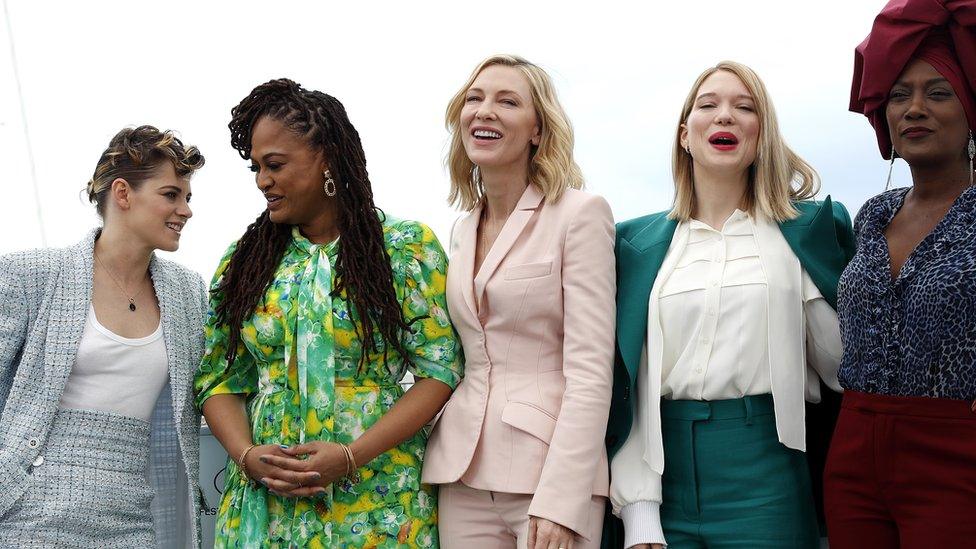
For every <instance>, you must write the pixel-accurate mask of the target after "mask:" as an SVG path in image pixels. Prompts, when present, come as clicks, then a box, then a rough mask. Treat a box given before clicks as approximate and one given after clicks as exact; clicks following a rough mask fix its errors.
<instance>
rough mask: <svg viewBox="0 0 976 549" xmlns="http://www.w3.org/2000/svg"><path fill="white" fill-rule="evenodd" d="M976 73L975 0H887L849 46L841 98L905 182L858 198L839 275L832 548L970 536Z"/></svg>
mask: <svg viewBox="0 0 976 549" xmlns="http://www.w3.org/2000/svg"><path fill="white" fill-rule="evenodd" d="M974 84H976V0H893V1H892V2H890V3H889V4H888V5H887V6H886V7H885V8H884V10H883V11H882V12H881V14H880V15H879V16H878V18H877V19H876V20H875V23H874V27H873V29H872V31H871V34H870V36H868V38H867V39H866V40H865V41H864V43H862V44H861V45H860V46H859V47H858V48H857V56H856V62H855V76H854V86H853V92H852V99H851V110H854V111H856V112H862V113H864V114H865V115H866V116H867V117H868V119H869V120H870V121H871V124H872V125H873V126H874V127H875V130H876V131H877V135H878V142H879V145H880V147H881V153H882V155H883V156H885V158H891V159H892V161H893V160H894V158H896V157H900V158H903V159H904V160H905V161H906V162H908V165H909V166H910V167H911V173H912V183H913V185H912V186H911V187H907V188H901V189H894V190H891V191H887V192H885V193H883V194H880V195H878V196H876V197H874V198H872V199H871V200H869V201H868V202H867V203H866V204H865V205H864V207H863V208H862V209H861V211H860V213H859V214H858V216H857V219H856V220H855V223H854V228H855V231H856V233H857V240H858V243H857V245H858V248H857V254H856V255H855V257H854V259H853V260H852V261H851V263H850V264H849V266H848V267H847V269H846V270H845V271H844V274H843V276H842V277H841V280H840V285H839V288H838V300H837V305H838V308H837V312H838V315H839V317H840V324H841V334H842V337H843V340H844V358H843V360H842V362H841V367H840V374H839V378H840V382H841V385H842V386H843V387H844V389H845V394H844V403H843V408H842V410H841V415H840V418H839V420H838V424H837V429H836V431H835V433H834V439H833V443H832V446H831V450H830V454H829V457H828V461H827V469H826V471H825V473H824V483H825V499H826V510H827V526H828V533H829V537H830V546H831V549H846V548H853V547H856V548H858V549H864V548H868V549H873V548H897V547H973V546H974V544H976V521H974V520H973V517H974V516H976V400H974V399H976V189H974V188H973V157H974V155H976V142H974V140H973V131H974V130H976V97H974V95H973V91H972V90H973V87H974ZM889 180H890V175H889ZM889 182H890V181H889Z"/></svg>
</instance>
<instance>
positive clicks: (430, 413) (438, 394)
mask: <svg viewBox="0 0 976 549" xmlns="http://www.w3.org/2000/svg"><path fill="white" fill-rule="evenodd" d="M450 397H451V388H450V387H448V386H447V385H446V384H444V383H441V382H440V381H437V380H436V379H426V378H422V379H418V380H417V381H416V382H415V383H414V384H413V387H411V388H410V389H408V390H407V392H406V393H405V394H404V395H403V397H402V398H400V400H398V401H397V402H396V404H394V405H393V407H392V408H390V411H388V412H387V413H386V414H383V417H381V418H380V419H379V420H378V421H377V422H376V423H374V424H373V426H372V427H370V428H369V429H368V430H367V431H366V432H365V433H363V436H361V437H359V438H358V439H356V440H355V441H353V443H352V444H350V445H349V449H350V450H352V454H353V456H354V457H355V458H356V463H357V464H359V465H364V464H366V463H369V462H370V461H372V460H373V459H374V458H376V456H378V455H380V454H382V453H383V452H386V451H387V450H389V449H390V448H393V447H394V446H397V445H398V444H400V443H401V442H403V441H404V440H407V439H408V438H410V437H412V436H413V435H414V434H415V433H416V432H417V431H419V430H420V428H421V427H423V426H424V425H426V424H427V422H429V421H430V420H431V418H433V417H434V415H436V414H437V412H439V411H440V409H441V408H443V407H444V404H446V403H447V399H449V398H450Z"/></svg>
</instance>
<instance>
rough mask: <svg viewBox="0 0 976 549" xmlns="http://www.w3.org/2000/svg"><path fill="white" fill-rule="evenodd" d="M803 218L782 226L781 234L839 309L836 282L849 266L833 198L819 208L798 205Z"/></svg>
mask: <svg viewBox="0 0 976 549" xmlns="http://www.w3.org/2000/svg"><path fill="white" fill-rule="evenodd" d="M795 205H796V206H797V208H798V209H799V210H800V216H799V217H797V218H796V219H791V220H789V221H784V222H783V223H780V225H779V227H780V231H781V232H782V233H783V237H785V238H786V242H787V243H788V244H789V245H790V249H792V250H793V253H794V254H795V255H796V257H797V259H799V260H800V264H801V265H803V269H804V270H806V272H807V274H808V275H810V279H811V280H813V283H814V284H815V285H816V286H817V289H818V290H820V293H821V294H823V296H824V299H826V300H827V303H829V304H830V306H831V307H834V308H835V309H836V308H837V282H838V281H839V280H840V275H841V273H842V272H844V268H845V267H846V266H847V257H846V255H845V253H844V250H843V248H842V246H841V244H840V240H839V238H838V235H837V228H836V226H835V224H834V215H833V212H834V208H833V204H832V203H831V200H830V197H829V196H828V197H827V198H825V199H824V201H823V202H822V203H820V204H819V205H818V204H817V203H815V202H797V203H796V204H795Z"/></svg>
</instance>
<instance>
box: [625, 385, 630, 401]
mask: <svg viewBox="0 0 976 549" xmlns="http://www.w3.org/2000/svg"><path fill="white" fill-rule="evenodd" d="M629 398H630V387H624V400H627V399H629Z"/></svg>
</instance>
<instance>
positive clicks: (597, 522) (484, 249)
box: [423, 55, 615, 549]
mask: <svg viewBox="0 0 976 549" xmlns="http://www.w3.org/2000/svg"><path fill="white" fill-rule="evenodd" d="M447 126H448V128H449V129H450V130H451V132H452V134H453V137H452V142H451V149H450V153H449V156H448V164H449V168H450V172H451V194H450V201H451V202H452V203H454V204H457V205H459V206H460V207H461V208H462V209H463V210H466V211H467V212H468V213H467V215H465V216H464V217H462V218H461V219H460V220H458V222H457V223H456V224H455V227H454V229H453V231H452V236H451V248H450V249H451V255H452V259H451V263H450V267H449V270H448V280H447V302H448V303H447V304H448V309H449V310H450V314H451V318H452V320H453V321H454V325H455V328H457V331H458V332H459V334H460V336H461V341H462V344H463V346H464V355H465V360H466V366H465V377H464V380H463V381H462V382H461V384H460V385H459V386H458V388H457V390H456V391H455V392H454V394H453V396H452V397H451V399H450V401H449V402H448V403H447V405H446V406H445V407H444V410H443V412H442V413H441V415H440V416H439V417H438V418H436V419H435V424H434V431H433V433H432V435H431V438H430V441H429V443H428V445H427V455H426V459H425V462H424V471H423V481H424V482H426V483H431V484H439V485H441V486H440V524H439V529H440V536H441V544H442V546H443V547H444V548H446V549H452V548H463V549H480V548H485V549H488V548H490V549H499V548H505V547H513V548H514V547H518V548H528V549H537V548H538V549H548V548H552V549H557V548H563V549H570V548H577V549H580V548H584V549H585V548H591V547H593V548H595V547H599V544H600V531H601V527H602V522H603V512H604V505H605V501H606V499H605V498H606V496H607V493H608V478H607V477H608V474H607V470H608V466H607V457H606V451H605V449H604V446H603V434H604V430H605V428H606V423H607V414H608V410H609V402H610V393H611V387H612V373H613V348H614V347H613V336H614V320H613V319H614V314H615V309H614V294H615V282H614V276H615V275H614V256H613V242H614V226H613V216H612V214H611V212H610V207H609V206H608V205H607V202H606V201H605V200H603V199H602V198H601V197H598V196H594V195H591V194H587V193H585V192H582V191H580V190H578V189H579V188H580V187H582V186H583V178H582V175H581V174H580V170H579V168H578V167H577V165H576V163H575V162H574V160H573V132H572V128H571V126H570V123H569V120H568V119H567V117H566V115H565V113H564V112H563V109H562V107H561V106H560V105H559V102H558V100H557V99H556V94H555V90H554V88H553V85H552V82H551V80H550V79H549V76H548V75H547V74H546V73H545V71H543V70H542V69H541V68H539V67H538V66H536V65H533V64H532V63H529V62H528V61H526V60H524V59H522V58H519V57H515V56H509V55H498V56H493V57H490V58H488V59H486V60H485V61H483V62H482V63H481V64H480V65H478V67H477V68H476V69H475V70H474V72H473V73H472V75H471V77H470V78H469V79H468V81H467V82H466V83H465V85H464V86H463V87H462V88H461V89H460V91H458V93H457V94H456V95H455V96H454V98H453V99H452V100H451V102H450V104H449V105H448V108H447Z"/></svg>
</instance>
